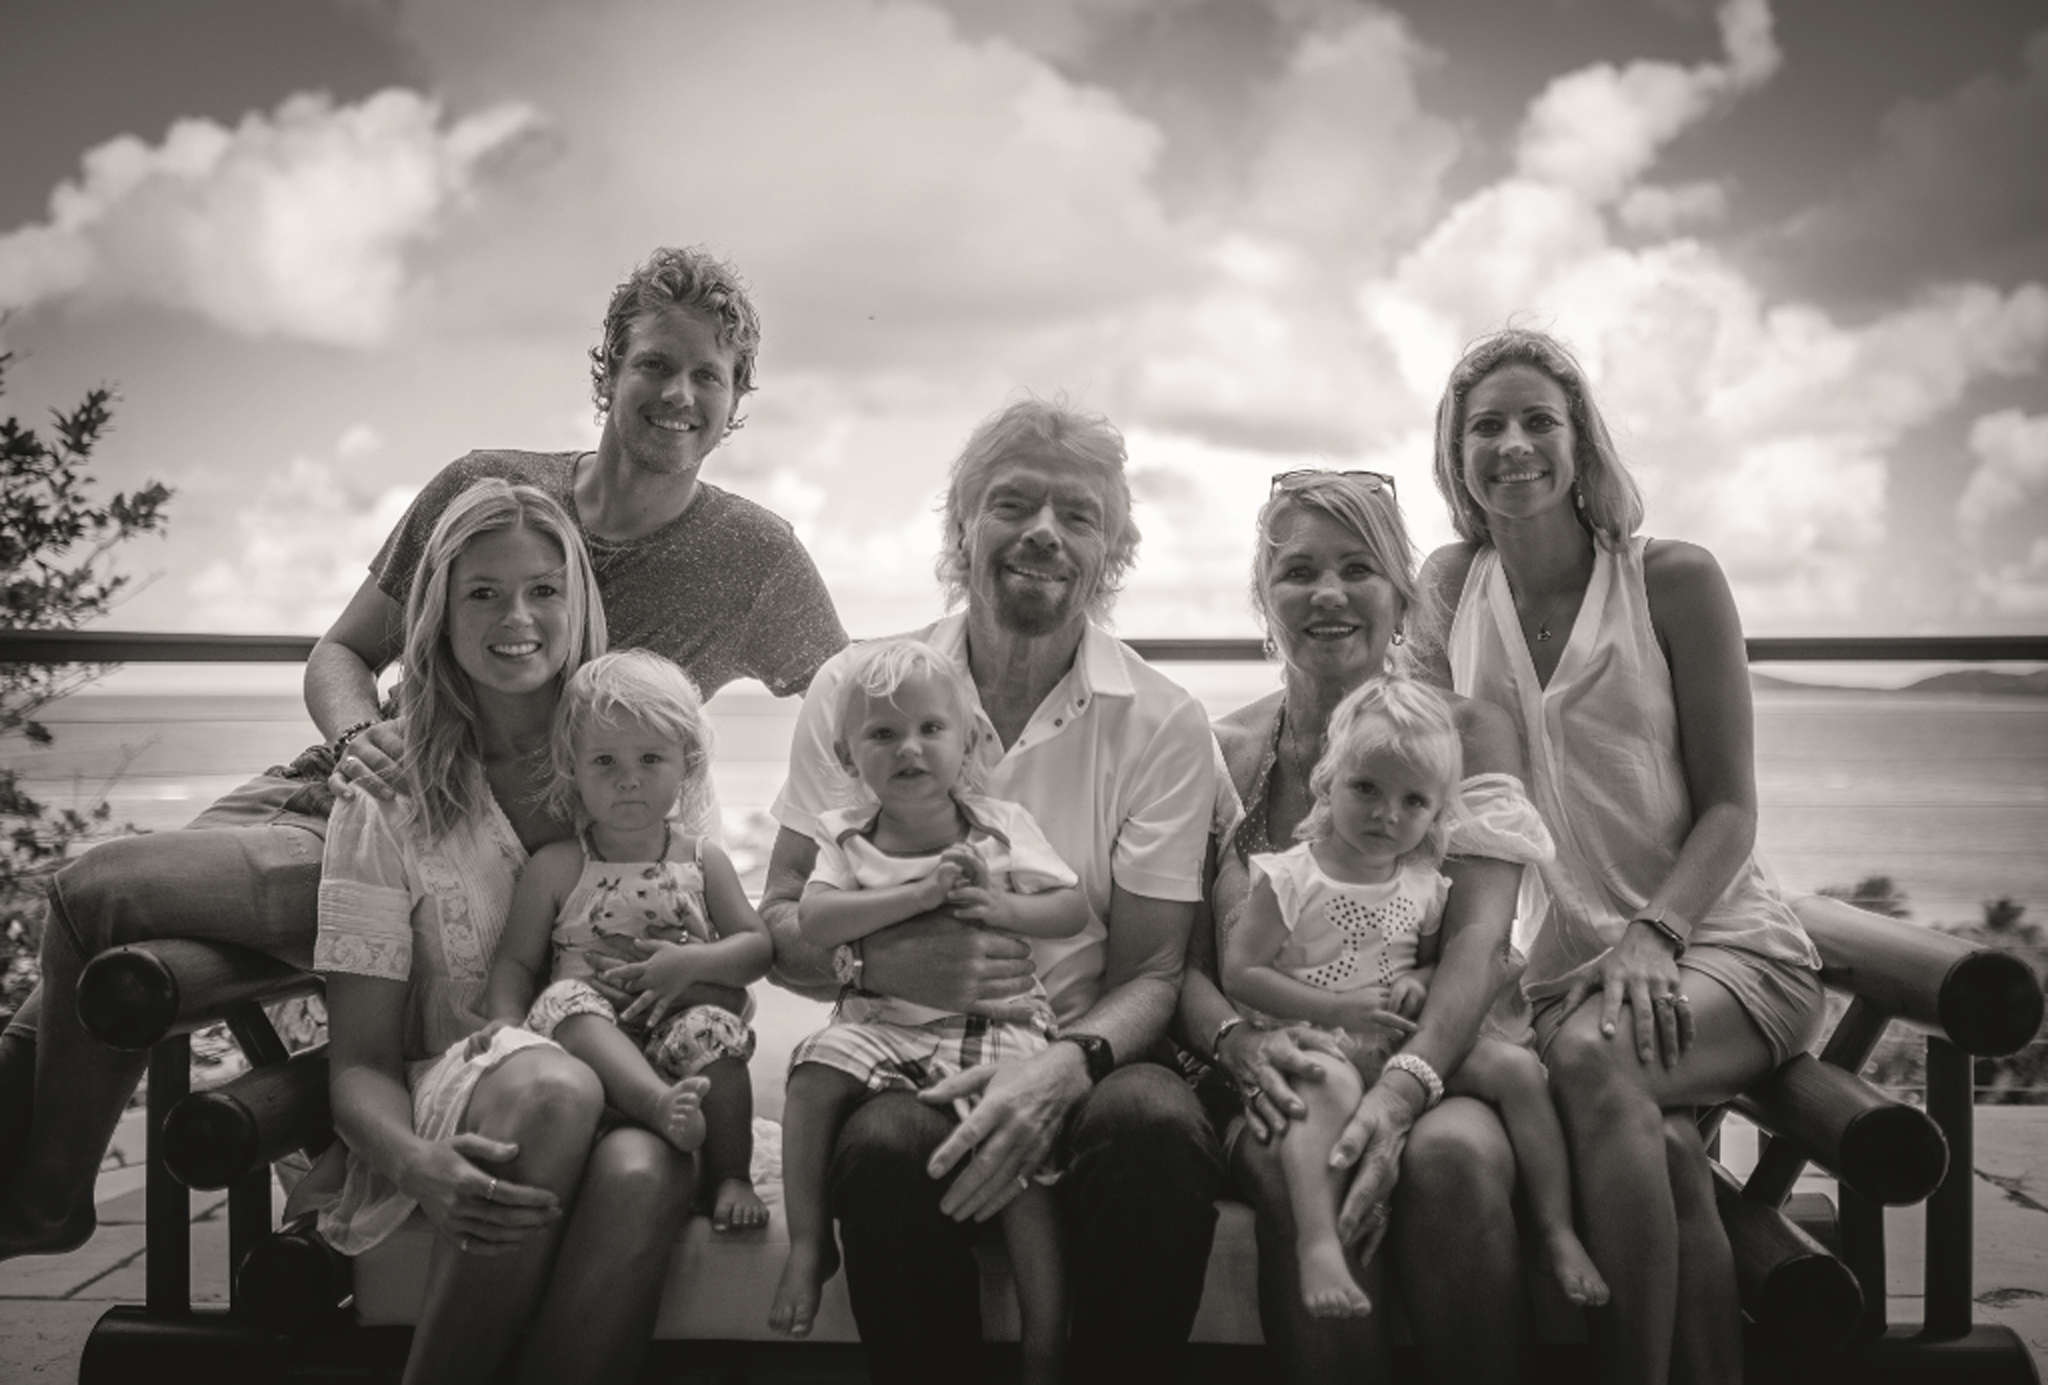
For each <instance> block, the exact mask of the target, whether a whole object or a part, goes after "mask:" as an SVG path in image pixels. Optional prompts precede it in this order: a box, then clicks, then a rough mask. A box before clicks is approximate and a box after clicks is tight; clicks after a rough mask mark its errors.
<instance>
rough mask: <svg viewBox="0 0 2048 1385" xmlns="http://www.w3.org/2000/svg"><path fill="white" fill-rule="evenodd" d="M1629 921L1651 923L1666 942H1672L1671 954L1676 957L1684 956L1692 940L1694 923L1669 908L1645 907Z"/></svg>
mask: <svg viewBox="0 0 2048 1385" xmlns="http://www.w3.org/2000/svg"><path fill="white" fill-rule="evenodd" d="M1629 922H1630V923H1647V924H1648V925H1650V927H1651V928H1653V929H1655V930H1656V931H1657V933H1658V935H1659V936H1661V937H1662V938H1663V939H1664V941H1665V942H1667V943H1670V944H1671V947H1672V953H1671V955H1672V956H1673V957H1674V958H1676V957H1683V956H1684V955H1685V945H1686V944H1687V943H1689V942H1691V941H1692V925H1691V924H1689V923H1687V922H1686V921H1685V920H1684V919H1683V918H1681V917H1679V916H1678V915H1677V914H1674V913H1672V912H1671V910H1670V909H1669V908H1664V909H1656V910H1651V909H1645V910H1644V911H1643V912H1642V913H1640V914H1637V915H1636V916H1635V917H1634V918H1632V919H1630V920H1629Z"/></svg>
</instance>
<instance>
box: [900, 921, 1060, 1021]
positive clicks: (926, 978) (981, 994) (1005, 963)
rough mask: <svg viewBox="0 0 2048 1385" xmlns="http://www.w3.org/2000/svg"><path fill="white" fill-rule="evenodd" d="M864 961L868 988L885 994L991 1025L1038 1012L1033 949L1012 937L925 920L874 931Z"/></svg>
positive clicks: (986, 930)
mask: <svg viewBox="0 0 2048 1385" xmlns="http://www.w3.org/2000/svg"><path fill="white" fill-rule="evenodd" d="M861 958H862V961H863V962H864V964H865V974H864V976H863V978H862V981H861V984H862V985H863V986H864V987H866V988H867V989H868V990H871V991H877V992H879V993H881V994H883V995H892V996H898V997H900V998H902V999H904V1000H908V1001H911V1002H913V1003H914V1004H918V1005H929V1006H931V1007H933V1008H934V1009H938V1010H953V1011H957V1012H959V1013H961V1014H969V1015H986V1016H988V1017H989V1018H991V1019H1024V1018H1027V1017H1028V1016H1029V1015H1030V1014H1031V1006H1030V1004H1029V1000H1030V995H1031V982H1032V978H1033V976H1034V975H1035V972H1034V971H1033V969H1032V965H1031V944H1029V943H1027V942H1025V941H1024V940H1023V939H1022V938H1017V937H1012V936H1011V935H1010V934H1008V933H999V932H996V931H994V930H992V929H987V928H976V927H974V926H973V925H972V924H965V923H961V922H960V921H959V920H957V919H952V918H947V917H945V916H944V915H941V914H921V915H919V916H918V917H916V918H914V919H908V920H906V921H904V922H902V923H899V924H894V925H892V926H890V927H888V928H884V929H883V930H882V931H881V932H879V933H870V934H869V935H868V936H867V937H866V938H865V939H863V940H862V942H861ZM1019 1001H1022V1002H1024V1003H1022V1004H1018V1003H1015V1002H1019ZM1068 1046H1069V1047H1072V1045H1068Z"/></svg>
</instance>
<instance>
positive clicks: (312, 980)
mask: <svg viewBox="0 0 2048 1385" xmlns="http://www.w3.org/2000/svg"><path fill="white" fill-rule="evenodd" d="M319 988H320V978H319V977H317V976H315V975H314V974H313V973H311V972H307V971H300V970H299V969H298V968H297V967H293V966H288V965H286V964H285V963H283V962H280V961H278V960H277V959H276V958H275V957H271V956H269V955H268V954H266V953H262V952H258V951H256V950H255V949H254V948H247V947H238V946H236V945H235V944H233V943H212V942H199V941H196V940H194V939H190V938H161V939H157V940H155V941H152V942H142V943H133V944H131V945H129V946H127V947H114V948H109V949H107V950H106V951H105V952H102V953H101V954H100V955H99V956H97V957H95V958H93V959H92V961H90V962H88V963H86V967H85V971H84V972H83V973H81V974H80V976H79V978H78V1016H79V1019H80V1020H81V1021H82V1022H83V1023H84V1025H85V1027H86V1030H87V1032H89V1033H90V1034H91V1035H92V1036H93V1037H94V1038H96V1039H98V1040H99V1041H100V1042H101V1043H103V1044H105V1045H107V1046H108V1047H109V1048H120V1049H127V1050H130V1051H131V1052H132V1051H134V1050H138V1049H146V1048H153V1047H155V1046H156V1045H157V1044H159V1043H161V1042H162V1041H163V1040H165V1039H167V1038H170V1037H171V1036H172V1035H175V1034H189V1033H190V1032H191V1031H193V1030H194V1029H197V1028H199V1027H200V1026H202V1025H207V1024H212V1023H213V1022H214V1021H216V1020H224V1019H228V1018H229V1017H230V1016H231V1015H232V1013H233V1012H234V1011H235V1010H237V1009H238V1008H239V1007H241V1006H243V1005H247V1004H251V1003H253V1002H258V1001H268V1000H283V999H285V998H287V997H289V996H294V995H304V994H306V993H308V992H310V991H315V990H318V989H319Z"/></svg>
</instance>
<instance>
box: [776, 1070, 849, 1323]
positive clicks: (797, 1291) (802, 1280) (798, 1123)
mask: <svg viewBox="0 0 2048 1385" xmlns="http://www.w3.org/2000/svg"><path fill="white" fill-rule="evenodd" d="M866 1095H867V1089H866V1088H865V1087H863V1086H861V1084H860V1083H859V1082H857V1081H855V1080H854V1078H853V1077H852V1076H851V1075H850V1074H848V1073H844V1072H841V1071H840V1070H839V1069H838V1068H834V1067H827V1066H826V1065H825V1064H823V1063H798V1064H797V1065H796V1070H795V1071H794V1072H792V1073H790V1075H789V1088H788V1092H787V1094H786V1095H785V1096H784V1098H783V1104H782V1206H783V1213H784V1215H785V1216H787V1217H788V1219H789V1259H788V1260H786V1261H784V1262H783V1266H782V1280H781V1282H780V1283H778V1284H777V1285H776V1286H775V1298H774V1301H773V1302H772V1303H770V1304H769V1306H768V1327H769V1330H770V1331H774V1332H786V1333H788V1334H789V1335H790V1336H792V1337H808V1336H809V1335H810V1333H811V1322H812V1320H813V1319H814V1318H816V1317H817V1315H818V1299H819V1296H820V1295H822V1294H823V1293H824V1291H825V1285H826V1283H827V1282H829V1281H830V1280H831V1278H832V1276H833V1275H835V1274H837V1273H838V1272H839V1243H838V1241H836V1240H834V1239H833V1236H832V1210H831V1207H830V1205H829V1203H828V1200H827V1197H826V1184H827V1178H828V1175H829V1173H830V1170H831V1167H832V1151H833V1149H834V1147H836V1146H837V1144H838V1143H839V1131H840V1128H841V1127H843V1126H844V1125H845V1124H846V1116H847V1113H848V1112H850V1111H851V1110H853V1108H854V1106H855V1105H856V1104H858V1103H859V1102H860V1101H861V1100H862V1099H863V1098H864V1097H865V1096H866Z"/></svg>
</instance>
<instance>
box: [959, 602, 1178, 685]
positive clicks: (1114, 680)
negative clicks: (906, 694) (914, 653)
mask: <svg viewBox="0 0 2048 1385" xmlns="http://www.w3.org/2000/svg"><path fill="white" fill-rule="evenodd" d="M925 642H926V643H927V644H929V645H931V646H932V647H933V648H934V649H936V650H938V651H939V652H940V653H941V654H944V655H945V656H946V657H947V658H949V659H951V660H952V661H953V662H954V663H956V664H958V665H959V666H960V667H961V668H962V669H963V670H965V669H967V668H968V663H967V613H966V612H965V611H955V612H954V613H953V614H952V615H949V616H947V617H945V618H944V619H943V620H941V621H939V622H938V624H936V625H934V626H932V627H931V629H930V630H929V631H927V632H926V634H925ZM1131 657H1132V655H1131V653H1130V651H1129V650H1127V649H1125V648H1124V646H1123V643H1122V641H1120V640H1118V639H1117V637H1116V636H1114V635H1112V634H1110V633H1109V632H1108V631H1107V630H1104V629H1103V628H1102V627H1101V626H1099V625H1097V624H1096V623H1095V622H1094V621H1092V620H1091V621H1089V622H1088V623H1087V625H1085V626H1084V627H1083V628H1082V631H1081V647H1080V648H1079V649H1078V650H1076V651H1075V652H1074V667H1073V668H1072V669H1071V670H1069V671H1068V676H1069V677H1071V678H1075V679H1077V680H1078V684H1079V687H1078V689H1077V690H1078V691H1079V692H1081V693H1083V694H1085V695H1087V696H1089V697H1136V696H1137V693H1138V690H1137V688H1136V687H1135V686H1134V685H1133V684H1132V682H1131V669H1130V665H1129V663H1128V662H1126V661H1127V660H1128V659H1130V658H1131Z"/></svg>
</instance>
